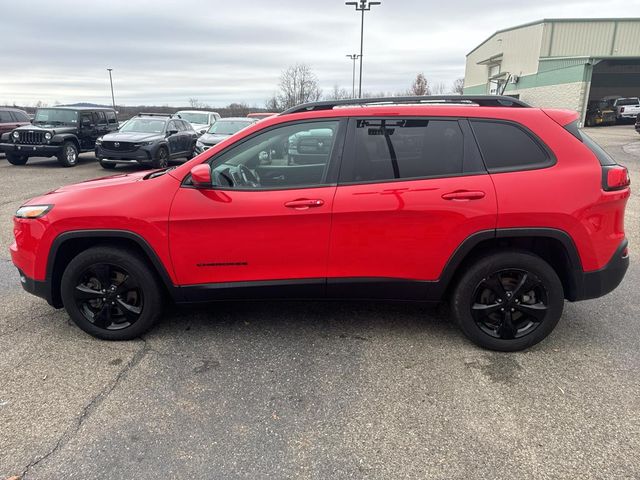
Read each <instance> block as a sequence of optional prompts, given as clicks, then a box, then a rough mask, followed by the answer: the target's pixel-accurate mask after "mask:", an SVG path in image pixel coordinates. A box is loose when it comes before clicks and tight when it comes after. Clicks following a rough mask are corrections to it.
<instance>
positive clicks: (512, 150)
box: [471, 120, 552, 173]
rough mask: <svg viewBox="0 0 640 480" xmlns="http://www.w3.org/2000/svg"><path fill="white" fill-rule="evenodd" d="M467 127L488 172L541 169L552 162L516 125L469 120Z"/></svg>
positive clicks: (528, 135)
mask: <svg viewBox="0 0 640 480" xmlns="http://www.w3.org/2000/svg"><path fill="white" fill-rule="evenodd" d="M471 125H472V127H473V131H474V133H475V135H476V138H477V140H478V144H479V146H480V151H481V152H482V157H483V159H484V163H485V165H486V166H487V170H488V171H489V172H491V173H493V172H502V171H509V170H525V169H532V168H542V167H545V166H548V165H551V163H552V161H551V158H550V157H549V155H548V154H547V152H546V151H545V150H544V149H543V148H542V146H541V145H540V144H539V143H538V142H537V141H536V140H534V138H533V137H532V136H531V135H530V134H529V133H527V132H526V131H525V130H523V129H522V128H520V127H518V126H516V125H512V124H509V123H500V122H491V121H484V120H483V121H478V120H472V121H471Z"/></svg>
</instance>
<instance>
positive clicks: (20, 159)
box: [7, 153, 29, 165]
mask: <svg viewBox="0 0 640 480" xmlns="http://www.w3.org/2000/svg"><path fill="white" fill-rule="evenodd" d="M27 160H29V157H27V156H26V155H16V154H15V153H7V162H9V163H10V164H11V165H24V164H26V163H27Z"/></svg>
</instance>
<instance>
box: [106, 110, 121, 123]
mask: <svg viewBox="0 0 640 480" xmlns="http://www.w3.org/2000/svg"><path fill="white" fill-rule="evenodd" d="M106 114H107V123H118V121H117V120H116V113H115V112H111V111H107V112H106Z"/></svg>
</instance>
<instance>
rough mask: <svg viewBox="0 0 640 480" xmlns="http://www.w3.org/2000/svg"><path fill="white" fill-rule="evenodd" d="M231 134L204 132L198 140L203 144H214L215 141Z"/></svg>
mask: <svg viewBox="0 0 640 480" xmlns="http://www.w3.org/2000/svg"><path fill="white" fill-rule="evenodd" d="M230 136H231V135H230V134H229V135H225V134H220V133H205V134H204V135H202V136H201V137H200V138H199V139H198V140H200V141H201V142H202V143H204V144H205V145H215V144H216V143H219V142H221V141H222V140H224V139H225V138H229V137H230Z"/></svg>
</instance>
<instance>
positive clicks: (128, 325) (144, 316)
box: [60, 246, 162, 340]
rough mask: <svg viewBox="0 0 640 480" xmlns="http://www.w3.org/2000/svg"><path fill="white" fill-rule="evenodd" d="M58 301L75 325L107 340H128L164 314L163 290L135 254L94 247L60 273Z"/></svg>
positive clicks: (106, 247) (112, 248) (81, 254)
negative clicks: (59, 298) (59, 300)
mask: <svg viewBox="0 0 640 480" xmlns="http://www.w3.org/2000/svg"><path fill="white" fill-rule="evenodd" d="M60 290H61V294H62V303H63V304H64V307H65V309H66V310H67V312H68V313H69V316H70V317H71V319H72V320H73V321H74V322H75V324H76V325H77V326H78V327H80V328H81V329H82V330H84V331H85V332H87V333H90V334H91V335H93V336H95V337H98V338H102V339H105V340H130V339H133V338H136V337H138V336H140V335H142V334H143V333H144V332H146V331H147V330H149V329H150V328H151V327H152V326H153V324H154V323H155V322H156V321H157V320H158V318H159V317H160V315H161V313H162V295H161V287H160V285H159V283H158V281H157V279H156V276H155V275H154V273H153V271H151V269H150V268H149V267H148V266H147V265H146V263H145V262H144V261H142V259H141V258H140V257H139V256H138V255H136V254H135V253H134V252H132V251H129V250H126V249H121V248H114V247H108V246H104V247H93V248H90V249H88V250H85V251H84V252H82V253H80V254H79V255H77V256H76V257H75V258H74V259H73V260H71V262H69V265H68V266H67V268H66V270H65V271H64V273H63V275H62V282H61V285H60Z"/></svg>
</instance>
